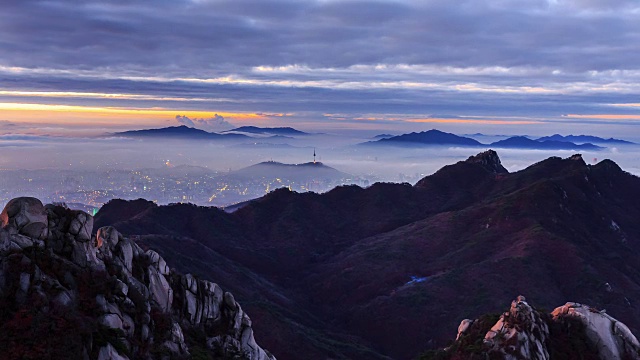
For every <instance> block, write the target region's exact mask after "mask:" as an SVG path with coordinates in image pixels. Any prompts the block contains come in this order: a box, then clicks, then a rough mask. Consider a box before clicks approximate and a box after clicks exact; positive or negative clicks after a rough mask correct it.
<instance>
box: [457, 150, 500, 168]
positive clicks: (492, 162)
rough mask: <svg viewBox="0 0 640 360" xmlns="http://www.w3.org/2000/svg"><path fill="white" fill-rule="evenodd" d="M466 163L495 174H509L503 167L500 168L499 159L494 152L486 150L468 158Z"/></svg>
mask: <svg viewBox="0 0 640 360" xmlns="http://www.w3.org/2000/svg"><path fill="white" fill-rule="evenodd" d="M466 161H467V162H469V163H473V164H479V165H481V166H482V167H483V168H485V169H487V170H488V171H490V172H492V173H495V174H506V173H508V172H509V171H507V169H505V167H504V166H502V162H500V157H499V156H498V153H497V152H495V151H494V150H487V151H485V152H481V153H479V154H477V155H474V156H470V157H469V158H468V159H467V160H466Z"/></svg>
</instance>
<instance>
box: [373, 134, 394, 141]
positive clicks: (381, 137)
mask: <svg viewBox="0 0 640 360" xmlns="http://www.w3.org/2000/svg"><path fill="white" fill-rule="evenodd" d="M394 136H395V135H391V134H380V135H376V136H374V137H372V139H374V140H380V139H388V138H392V137H394Z"/></svg>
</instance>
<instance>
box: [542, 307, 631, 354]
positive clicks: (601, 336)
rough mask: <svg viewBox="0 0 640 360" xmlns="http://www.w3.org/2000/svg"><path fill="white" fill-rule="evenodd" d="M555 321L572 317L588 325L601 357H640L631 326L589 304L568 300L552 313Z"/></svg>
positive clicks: (587, 327) (590, 337)
mask: <svg viewBox="0 0 640 360" xmlns="http://www.w3.org/2000/svg"><path fill="white" fill-rule="evenodd" d="M551 315H552V316H553V319H554V320H555V321H562V320H563V319H564V318H567V317H570V318H575V319H578V320H580V321H581V322H582V323H583V324H584V325H585V326H586V335H587V337H588V338H589V340H591V342H592V343H593V344H595V346H596V347H597V349H598V354H599V355H600V358H601V359H614V360H616V359H640V343H638V339H636V337H635V336H634V335H633V334H632V333H631V330H629V328H628V327H627V326H626V325H625V324H623V323H621V322H619V321H618V320H616V319H614V318H613V317H611V316H609V315H608V314H607V313H606V312H604V311H599V310H597V309H594V308H592V307H589V306H587V305H583V304H578V303H573V302H568V303H566V304H565V305H563V306H560V307H557V308H556V309H555V310H553V312H552V313H551Z"/></svg>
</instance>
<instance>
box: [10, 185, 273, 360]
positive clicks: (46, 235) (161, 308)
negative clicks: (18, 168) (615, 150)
mask: <svg viewBox="0 0 640 360" xmlns="http://www.w3.org/2000/svg"><path fill="white" fill-rule="evenodd" d="M2 214H3V215H2V224H3V228H2V229H0V303H2V304H8V305H9V306H8V307H7V309H14V308H21V309H22V310H21V311H26V313H28V314H31V315H30V316H38V317H40V318H43V317H44V318H45V319H46V318H47V316H50V317H51V321H55V323H56V326H55V327H49V328H48V329H54V330H55V329H56V328H57V327H59V328H60V329H59V331H64V326H65V324H68V323H69V322H70V321H84V320H82V319H86V318H87V317H93V318H95V320H94V321H91V322H89V323H87V324H82V325H80V324H73V325H70V326H74V328H73V329H75V331H66V332H64V333H57V334H55V335H54V334H52V336H65V341H67V340H68V341H71V342H72V343H73V342H75V344H76V346H77V347H76V348H77V349H78V350H77V353H73V354H67V355H68V356H69V357H70V358H82V359H85V358H86V359H100V360H106V359H116V360H118V359H128V357H127V356H133V358H140V359H156V358H157V359H160V358H162V359H164V358H189V346H188V345H187V343H188V339H187V338H186V335H185V334H188V332H186V329H197V331H201V332H203V333H204V334H205V339H201V340H200V341H201V342H202V344H201V347H202V348H205V347H209V349H210V350H211V351H212V354H213V353H215V354H218V355H222V356H223V357H225V356H227V355H228V356H229V357H230V356H235V355H237V354H243V356H244V357H242V358H243V359H251V360H275V358H274V357H273V356H272V355H270V354H268V353H267V352H266V351H264V350H263V349H262V348H260V346H258V345H257V344H256V342H255V339H254V337H253V330H252V328H251V320H250V319H249V317H248V316H247V315H246V314H245V313H244V312H243V311H242V308H241V307H240V305H239V304H237V302H236V301H235V299H234V298H233V295H231V294H230V293H224V292H223V291H222V289H221V288H220V287H219V286H218V285H217V284H214V283H212V282H209V281H204V280H199V279H196V278H195V277H193V276H191V275H189V274H187V275H180V274H176V273H173V272H172V271H171V270H170V269H169V267H168V266H167V264H166V262H165V260H164V259H163V258H162V257H161V256H160V255H159V254H158V253H156V252H155V251H153V250H148V251H146V252H145V251H143V250H142V249H141V248H140V247H139V246H138V245H137V244H136V243H135V242H133V241H131V240H130V239H128V238H126V237H123V236H122V235H121V234H120V233H118V231H117V230H116V229H114V228H112V227H104V228H100V229H99V230H98V231H97V233H96V236H95V238H93V241H92V236H91V233H90V231H91V228H92V225H93V219H92V217H91V216H90V215H88V214H86V213H83V212H79V211H74V210H70V209H68V208H66V207H64V206H58V205H47V206H42V203H40V202H39V200H37V199H33V198H19V199H15V200H12V201H10V202H9V204H8V205H7V207H6V208H5V209H4V211H3V212H2ZM41 239H44V241H43V240H41ZM25 249H26V250H28V251H25ZM11 304H13V305H11ZM56 309H63V312H64V313H65V316H64V320H61V319H60V318H59V317H58V315H57V313H56V311H59V310H56ZM10 311H13V310H10ZM16 316H18V315H16ZM9 318H10V316H9ZM26 319H29V318H28V317H27V318H26ZM74 319H75V320H74ZM21 321H25V320H21ZM40 322H42V324H43V326H48V325H46V324H47V321H42V320H39V322H38V323H40ZM17 323H19V322H17ZM0 326H3V324H0ZM33 326H37V325H33ZM20 329H22V328H20ZM24 329H29V328H28V327H26V328H24ZM13 330H15V329H13ZM20 331H25V330H19V331H18V332H17V333H15V332H16V331H13V332H14V333H12V336H27V335H30V334H31V332H30V331H29V332H26V333H24V334H22V333H20ZM98 333H99V334H101V335H100V336H96V334H98ZM2 339H3V337H2V336H0V348H3V349H9V352H8V353H9V354H10V353H11V346H14V345H12V344H15V343H14V342H10V343H2ZM70 339H71V340H70ZM92 339H93V340H92ZM212 339H217V340H216V341H213V340H212ZM11 341H13V340H11ZM96 341H98V343H96ZM105 341H106V345H105ZM189 341H195V340H194V339H191V340H189ZM116 345H117V346H116ZM92 349H93V351H92ZM116 349H117V350H116ZM123 349H125V350H123ZM151 350H154V351H151ZM118 351H120V353H119V352H118ZM124 352H126V354H127V356H125V353H124ZM157 354H164V355H157Z"/></svg>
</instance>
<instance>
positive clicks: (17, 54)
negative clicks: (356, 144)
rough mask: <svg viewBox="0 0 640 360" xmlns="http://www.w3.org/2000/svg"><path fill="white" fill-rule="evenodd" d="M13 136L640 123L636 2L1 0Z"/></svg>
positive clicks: (5, 105)
mask: <svg viewBox="0 0 640 360" xmlns="http://www.w3.org/2000/svg"><path fill="white" fill-rule="evenodd" d="M1 8H2V10H1V11H0V133H1V134H14V133H32V134H35V133H39V134H42V133H50V134H58V135H59V134H66V135H69V134H88V133H97V132H106V131H114V130H117V129H130V128H148V127H158V126H168V125H178V124H188V125H190V126H196V127H201V128H206V129H209V130H216V129H222V128H227V127H229V126H236V125H259V126H294V127H297V128H301V129H328V130H330V129H368V130H371V131H374V130H375V131H377V130H381V131H382V130H384V131H392V132H393V131H395V132H396V133H401V132H406V131H418V130H426V129H430V128H438V129H442V130H450V131H453V132H457V133H465V132H467V133H468V132H471V131H473V132H478V131H479V132H485V133H493V134H500V133H508V134H515V133H530V134H550V133H554V132H561V133H567V134H568V133H576V132H581V133H586V132H590V133H592V134H594V135H607V136H620V137H624V135H625V134H631V133H633V132H635V133H640V126H638V125H640V61H639V59H640V1H639V0H456V1H452V0H423V1H408V0H386V1H384V0H380V1H346V0H153V1H152V0H138V1H135V0H133V1H128V0H111V1H108V0H101V1H96V0H46V1H37V0H3V1H2V5H1Z"/></svg>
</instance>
